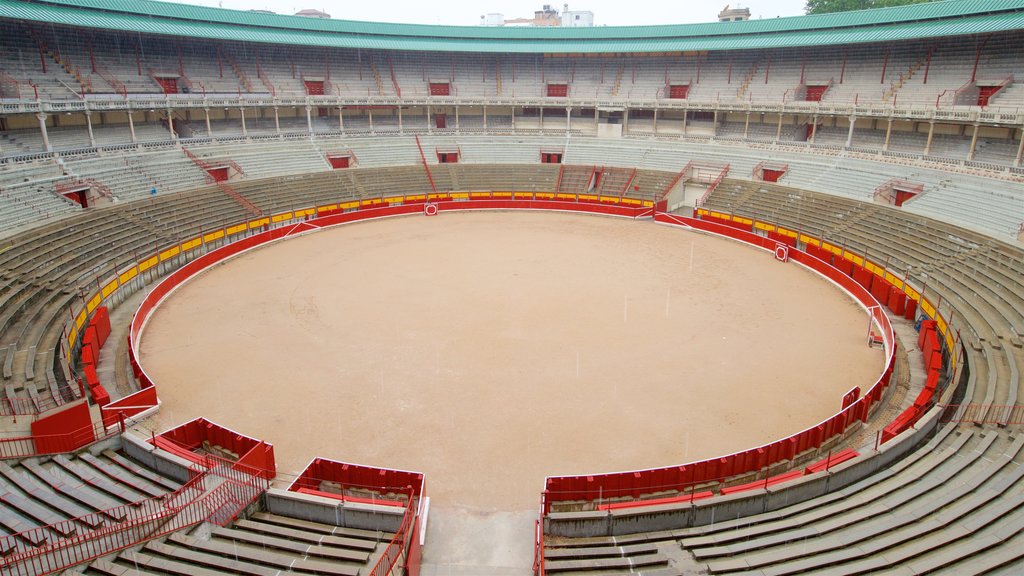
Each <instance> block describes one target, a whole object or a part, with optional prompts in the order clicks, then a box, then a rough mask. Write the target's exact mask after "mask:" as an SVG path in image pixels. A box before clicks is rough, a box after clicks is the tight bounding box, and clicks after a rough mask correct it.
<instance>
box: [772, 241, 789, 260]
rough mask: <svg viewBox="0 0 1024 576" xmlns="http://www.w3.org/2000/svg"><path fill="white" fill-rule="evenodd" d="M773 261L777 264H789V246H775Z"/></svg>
mask: <svg viewBox="0 0 1024 576" xmlns="http://www.w3.org/2000/svg"><path fill="white" fill-rule="evenodd" d="M775 259H776V260H778V261H779V262H789V246H786V245H785V244H776V245H775Z"/></svg>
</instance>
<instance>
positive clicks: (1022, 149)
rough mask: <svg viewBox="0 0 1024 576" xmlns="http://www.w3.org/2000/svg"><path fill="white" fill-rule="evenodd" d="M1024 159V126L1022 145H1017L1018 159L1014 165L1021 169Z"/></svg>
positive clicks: (1021, 132) (1022, 129)
mask: <svg viewBox="0 0 1024 576" xmlns="http://www.w3.org/2000/svg"><path fill="white" fill-rule="evenodd" d="M1022 159H1024V126H1021V129H1020V144H1019V145H1017V159H1016V160H1014V162H1013V165H1014V166H1016V167H1017V168H1020V164H1021V160H1022Z"/></svg>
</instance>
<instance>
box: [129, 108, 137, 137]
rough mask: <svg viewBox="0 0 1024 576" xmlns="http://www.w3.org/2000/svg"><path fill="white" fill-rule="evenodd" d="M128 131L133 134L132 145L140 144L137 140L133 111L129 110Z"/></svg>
mask: <svg viewBox="0 0 1024 576" xmlns="http://www.w3.org/2000/svg"><path fill="white" fill-rule="evenodd" d="M128 131H129V132H131V136H132V144H135V143H136V142H138V140H137V139H136V138H135V120H134V119H133V118H132V111H131V110H128Z"/></svg>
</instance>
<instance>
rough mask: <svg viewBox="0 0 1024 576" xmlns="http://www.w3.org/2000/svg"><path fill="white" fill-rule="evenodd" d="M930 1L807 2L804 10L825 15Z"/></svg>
mask: <svg viewBox="0 0 1024 576" xmlns="http://www.w3.org/2000/svg"><path fill="white" fill-rule="evenodd" d="M932 1H934V0H807V5H806V6H805V7H804V10H805V11H806V12H807V13H808V14H827V13H829V12H848V11H851V10H867V9H868V8H887V7H889V6H904V5H906V4H921V3H923V2H932Z"/></svg>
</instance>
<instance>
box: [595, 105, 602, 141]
mask: <svg viewBox="0 0 1024 576" xmlns="http://www.w3.org/2000/svg"><path fill="white" fill-rule="evenodd" d="M600 122H601V113H600V112H598V111H597V106H594V133H595V134H596V133H597V125H598V124H599V123H600Z"/></svg>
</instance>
